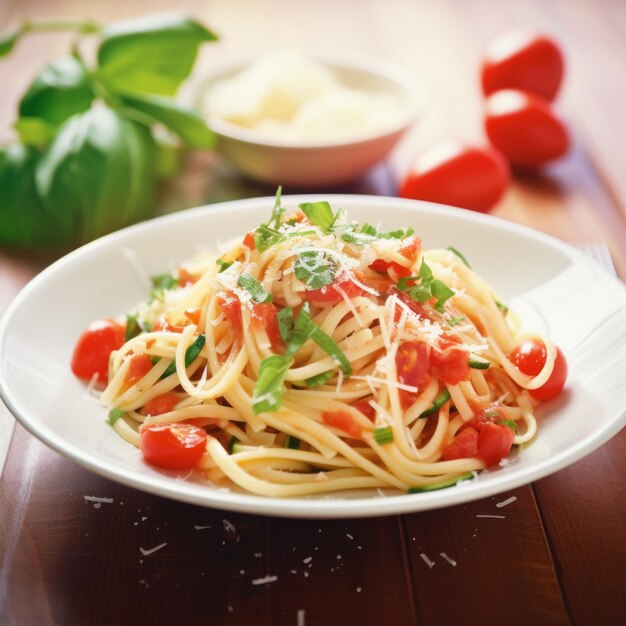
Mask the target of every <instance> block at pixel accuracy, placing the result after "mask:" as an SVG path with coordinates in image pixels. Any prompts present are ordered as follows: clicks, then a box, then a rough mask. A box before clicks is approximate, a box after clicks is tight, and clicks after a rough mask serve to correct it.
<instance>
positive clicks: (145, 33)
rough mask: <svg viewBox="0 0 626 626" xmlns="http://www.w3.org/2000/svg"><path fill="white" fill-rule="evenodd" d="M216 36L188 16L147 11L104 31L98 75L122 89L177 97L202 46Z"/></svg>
mask: <svg viewBox="0 0 626 626" xmlns="http://www.w3.org/2000/svg"><path fill="white" fill-rule="evenodd" d="M216 39H217V37H216V35H214V34H213V33H212V32H211V31H209V30H208V29H207V28H205V27H204V26H202V25H201V24H199V23H198V22H196V21H195V20H192V19H190V18H188V17H185V16H184V15H179V14H167V15H148V16H143V17H139V18H135V19H131V20H127V21H123V22H115V23H113V24H110V25H109V26H107V27H106V28H105V29H104V30H103V32H102V40H101V42H100V47H99V48H98V65H99V71H98V76H99V77H100V79H101V80H102V81H103V82H104V83H105V85H106V86H107V87H108V88H109V89H111V90H113V91H115V92H118V93H123V94H145V93H152V94H157V95H163V96H173V95H175V94H176V91H177V90H178V87H179V86H180V84H181V83H182V81H183V80H185V79H186V78H187V77H188V76H189V74H190V72H191V69H192V67H193V64H194V62H195V59H196V54H197V52H198V47H199V46H200V45H201V44H202V43H205V42H207V41H215V40H216Z"/></svg>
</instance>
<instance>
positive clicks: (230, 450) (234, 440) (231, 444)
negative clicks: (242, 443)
mask: <svg viewBox="0 0 626 626" xmlns="http://www.w3.org/2000/svg"><path fill="white" fill-rule="evenodd" d="M236 443H239V439H237V437H231V438H230V439H229V440H228V446H227V448H226V450H227V452H228V454H232V453H233V448H234V446H235V444H236Z"/></svg>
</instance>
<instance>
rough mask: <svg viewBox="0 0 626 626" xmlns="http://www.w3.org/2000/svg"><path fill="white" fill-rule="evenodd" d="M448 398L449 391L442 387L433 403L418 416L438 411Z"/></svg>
mask: <svg viewBox="0 0 626 626" xmlns="http://www.w3.org/2000/svg"><path fill="white" fill-rule="evenodd" d="M449 399H450V392H449V391H448V390H447V389H444V390H443V391H442V392H441V393H440V394H439V395H438V396H437V397H436V398H435V399H434V400H433V403H432V404H431V405H430V406H429V407H428V408H427V409H426V410H425V411H423V412H422V413H420V417H428V416H429V415H432V414H433V413H435V411H438V410H439V409H440V408H441V407H442V406H443V405H444V404H445V403H446V402H447V401H448V400H449Z"/></svg>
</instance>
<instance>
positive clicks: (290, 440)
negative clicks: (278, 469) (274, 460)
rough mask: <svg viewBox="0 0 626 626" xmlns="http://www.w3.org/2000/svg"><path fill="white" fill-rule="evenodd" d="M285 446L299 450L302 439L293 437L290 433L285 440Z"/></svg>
mask: <svg viewBox="0 0 626 626" xmlns="http://www.w3.org/2000/svg"><path fill="white" fill-rule="evenodd" d="M285 447H286V448H290V449H291V450H299V449H300V440H299V439H298V438H297V437H292V436H291V435H289V436H288V437H287V441H286V442H285Z"/></svg>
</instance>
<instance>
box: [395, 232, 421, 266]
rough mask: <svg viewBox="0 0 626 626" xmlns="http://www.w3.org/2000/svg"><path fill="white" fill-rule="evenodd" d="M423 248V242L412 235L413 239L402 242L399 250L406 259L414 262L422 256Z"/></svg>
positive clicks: (409, 238) (408, 238)
mask: <svg viewBox="0 0 626 626" xmlns="http://www.w3.org/2000/svg"><path fill="white" fill-rule="evenodd" d="M421 247H422V240H421V239H420V238H419V237H416V236H415V235H412V236H411V237H407V238H406V239H405V240H404V241H403V242H402V245H401V246H400V247H399V248H398V253H399V254H401V255H402V256H403V257H404V258H405V259H408V260H409V261H411V262H414V261H415V260H416V259H417V257H418V256H419V254H420V249H421Z"/></svg>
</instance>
